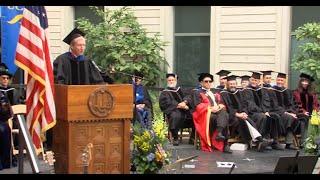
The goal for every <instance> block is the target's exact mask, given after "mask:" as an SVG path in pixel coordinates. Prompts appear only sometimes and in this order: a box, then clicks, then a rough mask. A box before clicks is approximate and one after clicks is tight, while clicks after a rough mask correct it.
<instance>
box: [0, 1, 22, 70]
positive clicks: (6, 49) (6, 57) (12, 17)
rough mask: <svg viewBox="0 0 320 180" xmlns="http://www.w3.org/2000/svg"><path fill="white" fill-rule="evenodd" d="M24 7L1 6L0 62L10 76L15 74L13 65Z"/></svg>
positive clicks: (15, 68)
mask: <svg viewBox="0 0 320 180" xmlns="http://www.w3.org/2000/svg"><path fill="white" fill-rule="evenodd" d="M23 8H24V6H1V49H2V51H1V61H2V63H5V64H6V65H7V67H8V69H9V72H10V73H11V74H15V72H16V70H17V66H16V65H15V64H14V57H15V55H16V47H17V42H18V36H19V30H20V21H21V19H22V12H23Z"/></svg>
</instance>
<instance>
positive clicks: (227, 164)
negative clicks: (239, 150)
mask: <svg viewBox="0 0 320 180" xmlns="http://www.w3.org/2000/svg"><path fill="white" fill-rule="evenodd" d="M233 164H234V162H221V161H217V166H218V167H220V168H231V167H232V165H233ZM235 168H237V165H236V166H235Z"/></svg>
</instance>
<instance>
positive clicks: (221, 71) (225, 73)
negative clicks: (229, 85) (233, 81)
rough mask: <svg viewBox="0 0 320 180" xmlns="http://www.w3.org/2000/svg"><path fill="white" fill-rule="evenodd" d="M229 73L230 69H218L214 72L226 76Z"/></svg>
mask: <svg viewBox="0 0 320 180" xmlns="http://www.w3.org/2000/svg"><path fill="white" fill-rule="evenodd" d="M230 73H231V72H230V71H226V70H220V71H219V72H217V73H216V74H217V75H219V76H228V74H230Z"/></svg>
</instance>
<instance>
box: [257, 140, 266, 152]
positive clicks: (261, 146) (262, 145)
mask: <svg viewBox="0 0 320 180" xmlns="http://www.w3.org/2000/svg"><path fill="white" fill-rule="evenodd" d="M267 146H268V142H266V141H261V142H258V146H257V150H258V152H263V151H264V150H265V149H266V147H267Z"/></svg>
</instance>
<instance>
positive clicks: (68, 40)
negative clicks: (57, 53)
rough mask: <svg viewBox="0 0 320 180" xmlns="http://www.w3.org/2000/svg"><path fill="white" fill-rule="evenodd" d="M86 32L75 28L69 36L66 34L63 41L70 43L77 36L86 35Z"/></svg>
mask: <svg viewBox="0 0 320 180" xmlns="http://www.w3.org/2000/svg"><path fill="white" fill-rule="evenodd" d="M85 35H86V34H85V33H84V32H82V31H80V30H79V29H78V28H74V29H73V30H72V31H71V32H70V33H69V34H68V36H66V37H65V38H64V40H63V42H65V43H67V44H69V45H70V43H71V41H72V40H74V39H75V38H78V37H81V36H82V37H84V36H85Z"/></svg>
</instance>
